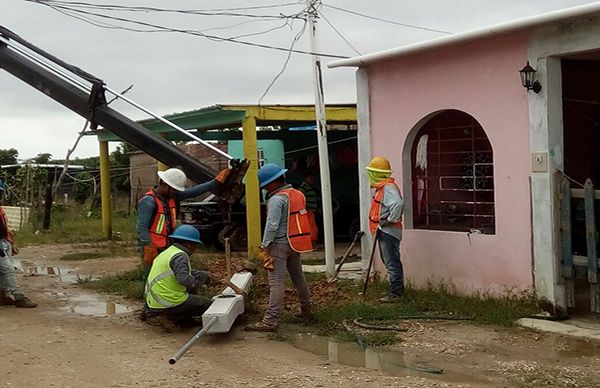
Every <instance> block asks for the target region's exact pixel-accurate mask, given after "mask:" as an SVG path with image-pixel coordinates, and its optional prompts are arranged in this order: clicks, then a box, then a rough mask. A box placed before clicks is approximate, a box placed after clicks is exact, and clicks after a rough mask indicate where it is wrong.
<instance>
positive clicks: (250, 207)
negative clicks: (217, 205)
mask: <svg viewBox="0 0 600 388" xmlns="http://www.w3.org/2000/svg"><path fill="white" fill-rule="evenodd" d="M242 130H243V134H242V136H243V140H244V158H245V159H247V160H248V162H249V163H250V166H249V167H248V172H247V173H246V228H247V233H248V257H249V258H256V257H257V253H258V248H259V246H260V241H261V228H260V189H259V187H258V150H257V148H256V143H257V142H256V118H255V117H246V118H245V119H244V121H243V122H242Z"/></svg>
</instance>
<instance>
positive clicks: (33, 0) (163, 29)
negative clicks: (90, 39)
mask: <svg viewBox="0 0 600 388" xmlns="http://www.w3.org/2000/svg"><path fill="white" fill-rule="evenodd" d="M23 1H26V2H30V3H35V4H40V5H44V6H47V7H49V8H51V9H53V10H55V11H58V9H61V10H66V11H71V12H76V13H80V14H85V15H91V16H96V17H100V18H104V19H109V20H117V21H121V22H125V23H131V24H137V25H141V26H144V27H152V28H156V29H158V30H159V31H148V30H137V29H134V28H129V27H122V26H119V27H117V28H119V29H123V30H127V31H132V32H177V33H182V34H188V35H194V36H200V37H203V38H206V39H209V40H212V41H217V42H231V43H237V44H241V45H245V46H253V47H260V48H264V49H270V50H277V51H286V52H288V51H290V50H289V49H288V48H285V47H279V46H271V45H266V44H260V43H253V42H248V41H244V40H237V39H234V38H224V37H220V36H216V35H207V34H204V33H202V32H199V31H197V30H186V29H178V28H170V27H165V26H161V25H157V24H152V23H147V22H142V21H138V20H133V19H127V18H121V17H117V16H109V15H104V14H101V13H96V12H89V11H84V10H80V9H73V8H69V7H65V6H61V5H52V3H50V2H49V0H23ZM63 14H64V13H63ZM67 16H72V15H67ZM281 18H285V16H282V17H281ZM83 21H86V20H83ZM86 22H88V23H89V21H86ZM97 27H102V26H101V25H97ZM114 27H115V26H111V27H110V28H114ZM292 52H295V53H298V54H306V55H319V56H322V57H328V58H339V59H347V58H348V57H346V56H343V55H336V54H325V53H314V52H310V51H304V50H296V49H293V50H292Z"/></svg>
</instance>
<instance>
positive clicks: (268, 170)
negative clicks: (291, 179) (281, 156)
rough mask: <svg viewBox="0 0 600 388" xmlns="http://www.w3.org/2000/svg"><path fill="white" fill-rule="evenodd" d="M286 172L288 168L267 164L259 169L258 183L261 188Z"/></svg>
mask: <svg viewBox="0 0 600 388" xmlns="http://www.w3.org/2000/svg"><path fill="white" fill-rule="evenodd" d="M286 172H287V169H286V168H281V167H279V166H278V165H276V164H273V163H269V164H265V165H264V166H262V167H261V168H260V170H258V184H259V186H260V187H261V188H262V187H265V186H266V185H268V184H269V183H271V182H273V181H274V180H275V179H277V178H279V177H280V176H283V175H284V174H285V173H286Z"/></svg>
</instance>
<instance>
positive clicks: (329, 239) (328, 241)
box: [306, 0, 335, 278]
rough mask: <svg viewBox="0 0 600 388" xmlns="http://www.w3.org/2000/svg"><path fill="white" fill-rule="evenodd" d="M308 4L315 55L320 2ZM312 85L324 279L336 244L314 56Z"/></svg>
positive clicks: (322, 109) (320, 80)
mask: <svg viewBox="0 0 600 388" xmlns="http://www.w3.org/2000/svg"><path fill="white" fill-rule="evenodd" d="M306 3H307V5H308V8H307V10H308V23H309V24H308V25H309V29H310V48H311V51H312V52H313V53H317V52H318V45H317V9H318V8H319V7H320V6H321V1H320V0H306ZM312 64H313V82H314V87H315V113H316V116H317V144H318V147H319V170H320V174H321V199H322V201H323V203H322V208H323V236H324V237H325V269H326V271H327V277H328V278H331V277H333V276H334V273H335V242H334V241H333V211H332V209H331V204H332V199H331V179H330V175H329V151H328V149H327V123H326V121H325V97H324V95H323V77H322V73H321V58H320V57H319V56H318V55H316V54H313V55H312Z"/></svg>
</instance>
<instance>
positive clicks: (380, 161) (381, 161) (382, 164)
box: [367, 156, 392, 172]
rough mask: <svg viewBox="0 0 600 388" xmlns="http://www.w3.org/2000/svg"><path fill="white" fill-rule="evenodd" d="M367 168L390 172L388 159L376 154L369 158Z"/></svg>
mask: <svg viewBox="0 0 600 388" xmlns="http://www.w3.org/2000/svg"><path fill="white" fill-rule="evenodd" d="M367 170H369V171H375V172H392V167H391V166H390V162H389V160H387V159H386V158H384V157H381V156H376V157H374V158H373V159H371V162H370V163H369V165H368V166H367Z"/></svg>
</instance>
